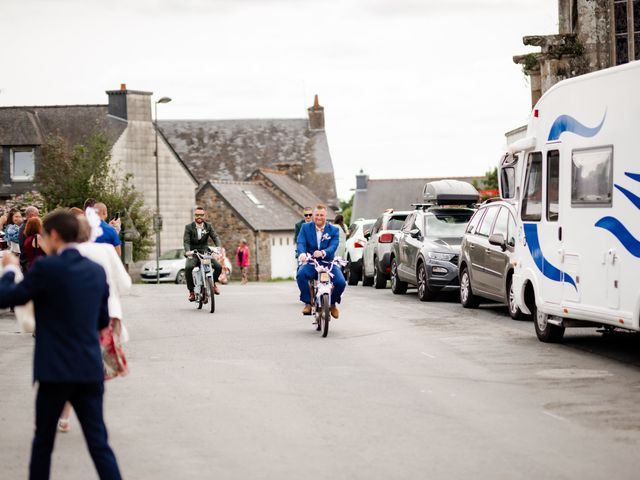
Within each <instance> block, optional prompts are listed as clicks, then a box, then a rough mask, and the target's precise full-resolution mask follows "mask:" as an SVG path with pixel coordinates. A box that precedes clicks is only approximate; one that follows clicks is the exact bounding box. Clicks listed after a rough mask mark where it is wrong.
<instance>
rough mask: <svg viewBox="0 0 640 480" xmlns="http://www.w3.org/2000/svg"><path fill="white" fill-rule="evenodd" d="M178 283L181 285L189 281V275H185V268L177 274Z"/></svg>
mask: <svg viewBox="0 0 640 480" xmlns="http://www.w3.org/2000/svg"><path fill="white" fill-rule="evenodd" d="M176 283H177V284H179V285H184V284H185V283H187V277H185V275H184V269H182V270H180V271H179V272H178V274H177V275H176Z"/></svg>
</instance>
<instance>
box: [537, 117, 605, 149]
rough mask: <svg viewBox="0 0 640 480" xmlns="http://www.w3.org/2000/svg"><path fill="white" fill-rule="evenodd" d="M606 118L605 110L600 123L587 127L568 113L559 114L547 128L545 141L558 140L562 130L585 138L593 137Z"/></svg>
mask: <svg viewBox="0 0 640 480" xmlns="http://www.w3.org/2000/svg"><path fill="white" fill-rule="evenodd" d="M606 118H607V112H606V111H605V112H604V117H602V121H601V122H600V125H598V126H597V127H594V128H589V127H587V126H585V125H583V124H582V123H580V122H579V121H578V120H576V119H575V118H573V117H571V116H569V115H560V116H559V117H558V118H556V121H555V122H553V125H551V130H549V138H548V139H547V142H553V141H556V140H559V139H560V135H562V134H563V133H564V132H569V133H575V134H576V135H580V136H581V137H586V138H590V137H595V136H596V135H597V134H598V132H599V131H600V130H601V129H602V126H603V125H604V121H605V120H606Z"/></svg>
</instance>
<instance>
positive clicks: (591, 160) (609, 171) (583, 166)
mask: <svg viewBox="0 0 640 480" xmlns="http://www.w3.org/2000/svg"><path fill="white" fill-rule="evenodd" d="M612 195H613V147H601V148H591V149H588V150H574V152H573V156H572V162H571V205H572V206H577V207H610V206H611V199H612Z"/></svg>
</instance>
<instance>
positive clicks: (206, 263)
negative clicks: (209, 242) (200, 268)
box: [202, 258, 211, 265]
mask: <svg viewBox="0 0 640 480" xmlns="http://www.w3.org/2000/svg"><path fill="white" fill-rule="evenodd" d="M202 264H203V265H211V260H209V259H208V258H205V259H203V260H202Z"/></svg>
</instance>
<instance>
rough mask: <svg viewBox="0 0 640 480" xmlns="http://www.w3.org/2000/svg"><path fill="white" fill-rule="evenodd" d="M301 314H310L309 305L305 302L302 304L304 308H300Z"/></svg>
mask: <svg viewBox="0 0 640 480" xmlns="http://www.w3.org/2000/svg"><path fill="white" fill-rule="evenodd" d="M302 314H303V315H311V305H309V304H306V305H305V306H304V308H303V309H302Z"/></svg>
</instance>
